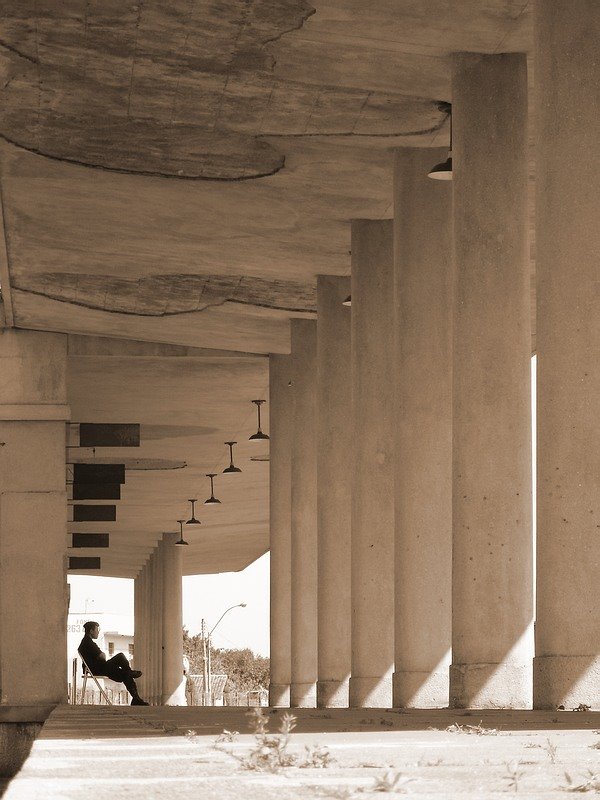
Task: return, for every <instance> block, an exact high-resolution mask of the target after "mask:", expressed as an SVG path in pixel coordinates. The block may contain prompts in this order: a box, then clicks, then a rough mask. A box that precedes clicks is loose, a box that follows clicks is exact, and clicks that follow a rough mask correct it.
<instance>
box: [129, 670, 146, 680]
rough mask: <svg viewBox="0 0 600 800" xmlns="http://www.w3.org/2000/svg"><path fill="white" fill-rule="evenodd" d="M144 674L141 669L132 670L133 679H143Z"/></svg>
mask: <svg viewBox="0 0 600 800" xmlns="http://www.w3.org/2000/svg"><path fill="white" fill-rule="evenodd" d="M143 674H144V673H143V672H142V670H141V669H132V670H131V677H132V678H141V677H142V675H143Z"/></svg>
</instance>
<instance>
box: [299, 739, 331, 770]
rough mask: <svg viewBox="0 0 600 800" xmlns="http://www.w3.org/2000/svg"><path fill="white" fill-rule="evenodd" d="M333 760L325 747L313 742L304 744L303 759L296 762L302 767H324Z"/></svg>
mask: <svg viewBox="0 0 600 800" xmlns="http://www.w3.org/2000/svg"><path fill="white" fill-rule="evenodd" d="M332 761H333V757H332V755H331V753H330V752H329V750H328V749H327V748H326V747H323V746H321V745H318V744H315V745H313V746H312V747H311V746H310V745H305V746H304V761H302V762H301V763H300V764H298V766H299V767H302V768H303V769H310V768H312V769H325V768H326V767H328V766H329V764H330V763H331V762H332Z"/></svg>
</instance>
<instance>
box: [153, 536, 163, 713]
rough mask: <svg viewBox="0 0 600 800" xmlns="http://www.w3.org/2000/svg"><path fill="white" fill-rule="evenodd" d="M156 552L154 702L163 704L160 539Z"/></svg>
mask: <svg viewBox="0 0 600 800" xmlns="http://www.w3.org/2000/svg"><path fill="white" fill-rule="evenodd" d="M154 553H155V556H154V557H155V562H156V572H155V584H154V609H155V611H154V619H153V623H154V628H155V631H156V632H155V641H156V645H155V648H154V652H153V654H152V657H153V660H154V671H155V682H154V698H155V700H154V702H155V703H156V704H157V705H161V704H162V685H163V680H162V678H163V676H162V649H163V600H164V596H163V585H164V575H163V554H164V543H163V542H162V541H160V542H159V543H158V544H157V546H156V550H155V551H154Z"/></svg>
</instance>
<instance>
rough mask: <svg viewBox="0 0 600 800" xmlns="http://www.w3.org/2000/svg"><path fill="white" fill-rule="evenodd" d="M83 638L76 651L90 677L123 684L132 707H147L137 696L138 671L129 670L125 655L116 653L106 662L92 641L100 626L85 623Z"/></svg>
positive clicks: (96, 635)
mask: <svg viewBox="0 0 600 800" xmlns="http://www.w3.org/2000/svg"><path fill="white" fill-rule="evenodd" d="M83 629H84V631H85V636H84V637H83V639H82V640H81V642H80V643H79V647H78V648H77V651H78V652H79V655H80V656H81V657H82V658H83V660H84V661H85V663H86V664H87V665H88V667H89V668H90V671H91V673H92V675H97V676H102V675H103V676H105V677H107V678H110V679H111V681H116V682H117V683H124V684H125V686H126V687H127V691H128V692H129V694H130V695H131V697H132V700H131V705H132V706H147V705H149V703H147V702H146V701H145V700H142V698H141V697H140V696H139V694H138V690H137V686H136V685H135V680H134V678H139V677H140V676H141V674H142V673H141V672H140V671H139V669H131V667H130V666H129V661H128V660H127V656H126V655H125V653H117V655H116V656H113V657H112V658H109V659H108V661H107V660H106V656H105V655H104V653H103V652H102V650H100V648H99V647H98V645H97V644H96V642H95V641H94V639H97V638H98V635H99V634H100V625H99V624H98V623H97V622H91V621H90V622H86V623H85V624H84V626H83Z"/></svg>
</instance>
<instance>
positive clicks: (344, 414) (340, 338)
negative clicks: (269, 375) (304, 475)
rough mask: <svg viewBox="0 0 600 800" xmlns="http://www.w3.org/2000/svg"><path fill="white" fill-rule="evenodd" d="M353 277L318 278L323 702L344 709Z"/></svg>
mask: <svg viewBox="0 0 600 800" xmlns="http://www.w3.org/2000/svg"><path fill="white" fill-rule="evenodd" d="M349 294H350V278H337V277H333V276H327V275H320V276H319V277H318V278H317V386H318V395H317V442H318V450H317V536H318V682H317V705H318V706H319V708H333V707H347V706H348V681H349V678H350V662H351V643H350V633H351V625H350V620H351V604H350V541H351V540H350V518H351V513H350V506H351V500H352V491H351V490H352V426H351V424H350V420H351V416H352V385H351V379H350V374H351V368H350V316H351V314H350V309H349V308H347V307H346V306H344V305H342V303H343V301H344V300H345V299H346V298H347V297H348V295H349Z"/></svg>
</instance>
